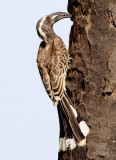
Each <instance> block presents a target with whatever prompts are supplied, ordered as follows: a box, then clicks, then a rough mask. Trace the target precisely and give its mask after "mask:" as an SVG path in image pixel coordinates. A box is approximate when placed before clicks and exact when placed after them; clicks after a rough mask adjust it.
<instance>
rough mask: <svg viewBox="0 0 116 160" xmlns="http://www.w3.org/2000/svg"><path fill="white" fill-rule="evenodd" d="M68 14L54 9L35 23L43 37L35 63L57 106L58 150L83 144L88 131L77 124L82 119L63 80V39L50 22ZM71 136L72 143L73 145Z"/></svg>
mask: <svg viewBox="0 0 116 160" xmlns="http://www.w3.org/2000/svg"><path fill="white" fill-rule="evenodd" d="M67 17H71V16H70V14H68V13H64V12H56V13H53V14H51V15H49V16H45V17H43V18H42V19H41V20H40V21H38V23H37V32H38V35H39V36H40V37H41V38H42V39H43V40H44V41H42V42H41V44H40V47H39V51H38V55H37V66H38V69H39V72H40V75H41V78H42V81H43V84H44V87H45V89H46V91H47V93H48V95H49V97H50V98H51V100H52V101H53V103H54V105H55V106H57V109H58V114H59V121H60V149H61V150H63V151H65V150H66V149H67V148H68V147H69V148H70V149H73V148H74V147H75V146H76V144H78V145H80V146H83V145H85V143H86V142H85V137H86V135H87V134H88V133H87V134H86V133H85V132H88V130H89V129H88V127H87V125H86V124H83V126H84V127H85V128H86V129H87V131H84V130H86V129H85V128H84V129H83V128H82V127H83V126H82V125H79V123H80V122H81V123H85V122H84V121H82V120H81V119H80V117H79V115H78V114H77V113H76V110H75V109H74V108H73V106H72V104H71V101H70V100H69V97H68V95H67V93H66V84H65V83H66V82H65V79H66V72H67V68H68V60H69V58H68V54H67V51H66V47H65V45H64V43H63V41H62V39H61V38H60V37H58V36H57V35H56V34H55V33H54V31H53V24H54V23H55V22H56V21H58V20H60V19H62V18H67ZM81 123H80V124H81ZM64 125H65V126H67V129H65V128H64ZM81 126H82V127H81ZM62 138H63V139H62ZM69 139H70V142H69ZM72 139H73V143H74V144H72ZM64 143H65V146H64Z"/></svg>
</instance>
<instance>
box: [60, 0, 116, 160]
mask: <svg viewBox="0 0 116 160" xmlns="http://www.w3.org/2000/svg"><path fill="white" fill-rule="evenodd" d="M68 11H69V13H71V14H72V16H73V17H72V20H73V26H72V28H71V33H70V41H69V54H70V56H71V57H72V60H71V64H70V66H69V67H70V68H71V70H69V72H68V75H67V88H68V90H67V91H68V93H69V96H70V98H71V100H72V102H73V104H74V106H75V108H76V109H77V110H78V112H79V113H80V115H81V117H82V118H83V119H84V120H85V121H86V123H87V124H88V126H89V127H90V134H89V136H88V137H87V146H86V147H82V148H79V147H77V148H75V149H74V150H73V151H67V152H60V153H59V160H116V0H69V1H68Z"/></svg>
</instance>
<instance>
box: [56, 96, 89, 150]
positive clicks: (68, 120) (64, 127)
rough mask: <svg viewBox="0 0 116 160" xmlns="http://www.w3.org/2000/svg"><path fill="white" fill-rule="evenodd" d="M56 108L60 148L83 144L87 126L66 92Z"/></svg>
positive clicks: (64, 148)
mask: <svg viewBox="0 0 116 160" xmlns="http://www.w3.org/2000/svg"><path fill="white" fill-rule="evenodd" d="M57 108H58V115H59V122H60V150H62V151H66V150H67V148H69V149H71V150H72V149H74V148H75V147H76V145H79V146H83V145H85V144H86V136H87V135H88V133H89V127H88V126H87V125H86V123H85V122H84V121H82V120H81V118H80V116H79V115H78V114H77V112H76V110H75V109H74V107H73V106H72V103H71V101H70V99H69V98H68V96H67V94H64V96H63V97H62V100H61V101H59V103H58V106H57Z"/></svg>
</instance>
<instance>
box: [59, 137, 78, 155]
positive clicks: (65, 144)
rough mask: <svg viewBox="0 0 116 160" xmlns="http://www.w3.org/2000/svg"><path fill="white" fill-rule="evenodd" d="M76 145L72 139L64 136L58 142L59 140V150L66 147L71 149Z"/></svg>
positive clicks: (64, 149) (63, 149)
mask: <svg viewBox="0 0 116 160" xmlns="http://www.w3.org/2000/svg"><path fill="white" fill-rule="evenodd" d="M75 147H76V143H75V141H74V139H73V138H72V139H71V138H69V139H65V137H64V138H60V142H59V150H61V151H63V152H65V151H66V150H67V148H68V149H69V150H73V149H74V148H75Z"/></svg>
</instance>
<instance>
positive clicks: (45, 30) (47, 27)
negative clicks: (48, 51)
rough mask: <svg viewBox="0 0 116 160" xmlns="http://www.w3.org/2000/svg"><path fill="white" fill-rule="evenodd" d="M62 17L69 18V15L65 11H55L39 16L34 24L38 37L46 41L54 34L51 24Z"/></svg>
mask: <svg viewBox="0 0 116 160" xmlns="http://www.w3.org/2000/svg"><path fill="white" fill-rule="evenodd" d="M63 18H71V15H70V14H69V13H65V12H55V13H52V14H50V15H47V16H45V17H43V18H41V19H40V20H39V21H38V22H37V25H36V29H37V33H38V35H39V37H41V38H42V39H43V40H44V41H45V42H46V43H47V41H48V40H49V39H50V38H53V37H54V36H55V33H54V31H53V25H54V24H55V23H56V22H57V21H59V20H61V19H63Z"/></svg>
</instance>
